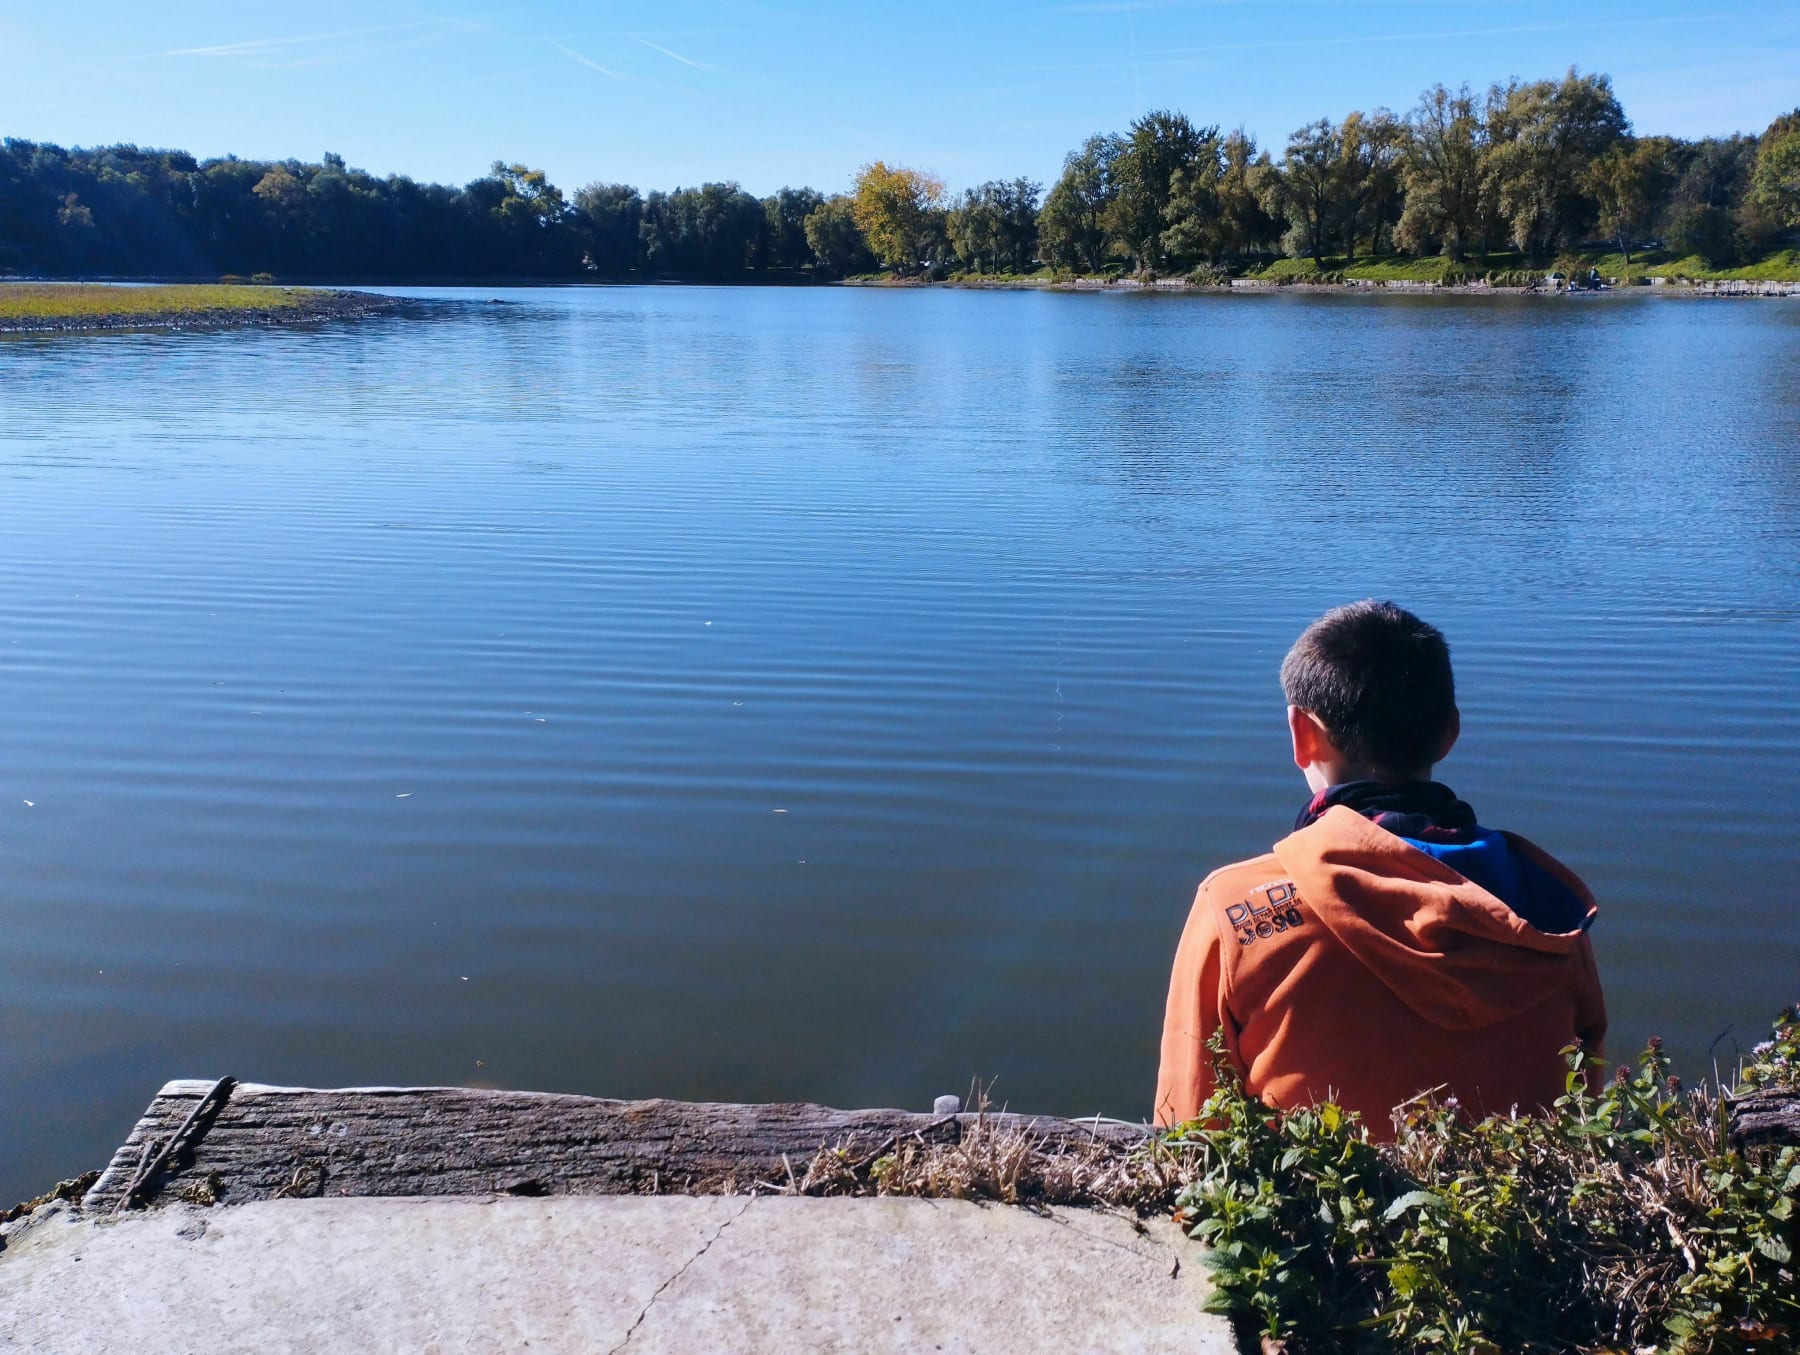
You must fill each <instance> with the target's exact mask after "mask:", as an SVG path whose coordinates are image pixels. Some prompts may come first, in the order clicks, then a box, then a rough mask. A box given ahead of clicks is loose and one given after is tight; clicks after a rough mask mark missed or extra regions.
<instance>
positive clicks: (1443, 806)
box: [1294, 781, 1476, 843]
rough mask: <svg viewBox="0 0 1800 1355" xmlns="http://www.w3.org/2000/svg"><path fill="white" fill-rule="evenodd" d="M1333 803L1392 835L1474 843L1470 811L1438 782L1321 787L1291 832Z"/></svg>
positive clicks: (1352, 783)
mask: <svg viewBox="0 0 1800 1355" xmlns="http://www.w3.org/2000/svg"><path fill="white" fill-rule="evenodd" d="M1333 805H1343V806H1344V807H1345V808H1347V809H1354V810H1355V811H1356V812H1357V813H1358V814H1361V815H1362V816H1363V817H1364V818H1365V819H1369V820H1371V821H1372V822H1374V823H1377V824H1379V825H1380V826H1381V827H1383V828H1385V829H1387V830H1388V832H1390V833H1392V834H1393V835H1394V836H1395V837H1409V838H1412V839H1413V840H1414V841H1415V842H1443V843H1468V842H1473V841H1474V840H1475V832H1476V829H1475V811H1474V810H1473V809H1470V808H1469V807H1468V805H1466V804H1464V803H1463V802H1462V801H1461V800H1459V799H1457V798H1456V793H1455V792H1454V791H1452V790H1451V789H1450V787H1448V786H1446V785H1444V784H1443V783H1442V782H1439V781H1345V782H1344V783H1342V784H1341V785H1336V786H1327V787H1326V788H1325V789H1324V790H1322V791H1320V792H1319V793H1318V794H1317V795H1315V796H1313V797H1312V799H1311V800H1309V801H1308V802H1307V805H1306V808H1305V809H1303V810H1301V811H1300V817H1299V818H1297V819H1295V820H1294V830H1295V831H1296V832H1298V831H1299V830H1300V829H1302V828H1305V827H1307V826H1308V825H1309V824H1312V823H1316V822H1317V821H1318V819H1319V817H1320V815H1322V814H1324V812H1325V811H1326V810H1327V809H1330V808H1331V807H1332V806H1333Z"/></svg>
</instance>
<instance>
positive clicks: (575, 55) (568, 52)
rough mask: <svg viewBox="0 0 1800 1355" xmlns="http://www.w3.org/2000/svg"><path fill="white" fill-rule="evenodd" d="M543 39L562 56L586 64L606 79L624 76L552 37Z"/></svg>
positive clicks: (621, 78)
mask: <svg viewBox="0 0 1800 1355" xmlns="http://www.w3.org/2000/svg"><path fill="white" fill-rule="evenodd" d="M545 41H547V42H549V44H550V45H551V46H552V47H554V48H556V50H557V51H559V52H561V53H562V54H563V55H564V56H566V57H568V58H569V60H571V61H579V62H580V63H581V64H582V65H584V66H586V67H587V68H588V69H589V70H594V71H599V72H600V74H602V75H604V76H605V77H606V78H607V79H608V80H623V79H624V78H625V77H624V76H622V75H620V74H619V73H618V72H617V71H609V70H608V69H607V68H606V67H604V66H602V65H601V64H600V63H599V62H598V61H595V60H594V59H593V58H592V57H590V56H583V55H582V54H581V53H580V52H577V51H574V50H572V49H571V48H568V47H564V46H563V45H562V44H561V43H560V42H557V41H556V40H555V39H554V38H547V39H545Z"/></svg>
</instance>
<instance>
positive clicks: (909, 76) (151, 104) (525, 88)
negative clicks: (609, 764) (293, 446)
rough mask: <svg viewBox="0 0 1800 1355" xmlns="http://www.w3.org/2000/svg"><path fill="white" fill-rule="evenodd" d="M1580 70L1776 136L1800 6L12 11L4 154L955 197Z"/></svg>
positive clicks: (335, 6) (1644, 124)
mask: <svg viewBox="0 0 1800 1355" xmlns="http://www.w3.org/2000/svg"><path fill="white" fill-rule="evenodd" d="M1571 64H1574V65H1578V66H1580V67H1581V68H1582V69H1584V70H1601V71H1606V72H1608V73H1610V74H1611V75H1612V76H1613V79H1614V82H1615V86H1616V88H1617V90H1618V93H1619V96H1620V99H1621V101H1622V102H1623V103H1624V105H1625V111H1626V113H1627V114H1628V115H1629V116H1630V117H1631V119H1632V121H1633V123H1634V124H1635V126H1636V127H1637V128H1638V130H1640V131H1644V132H1669V133H1674V134H1678V135H1683V136H1696V135H1701V134H1705V133H1709V132H1729V131H1760V130H1761V129H1762V128H1763V127H1764V126H1766V125H1767V124H1768V122H1769V121H1770V119H1771V118H1773V117H1774V116H1775V114H1777V113H1778V112H1781V111H1783V110H1786V109H1791V108H1793V107H1795V106H1796V105H1800V5H1795V4H1794V3H1792V0H1786V2H1785V3H1742V4H1732V5H1724V4H1710V5H1702V4H1673V3H1663V2H1661V0H1642V2H1641V3H1636V4H1631V5H1624V4H1585V3H1571V2H1570V0H1562V3H1539V0H1512V2H1511V3H1508V4H1504V5H1499V4H1494V3H1491V2H1488V3H1479V4H1477V3H1461V2H1460V0H1432V2H1431V3H1420V2H1415V3H1380V4H1374V3H1371V4H1349V3H1319V2H1317V0H1315V2H1313V3H1278V2H1277V0H1260V2H1257V0H1236V2H1233V0H1198V2H1186V3H1184V2H1183V0H1060V2H1056V0H1053V2H1052V3H1039V4H1025V3H1015V2H1013V0H991V2H990V3H985V4H984V3H975V4H970V3H967V0H964V2H963V3H955V4H945V3H937V0H922V2H921V3H918V4H914V5H911V6H906V5H892V4H890V5H883V6H866V7H865V6H849V5H844V6H831V5H824V4H814V3H785V4H784V3H763V2H762V0H649V2H646V0H588V2H581V0H539V2H538V3H524V4H506V3H495V4H481V3H472V2H470V0H445V3H431V0H357V2H356V3H338V2H337V0H327V2H326V3H316V4H308V5H275V4H255V3H244V2H243V0H237V2H235V3H224V2H222V0H164V2H163V3H160V4H144V3H142V0H131V2H130V3H121V2H120V0H73V2H71V3H63V4H50V3H46V2H45V0H29V2H28V3H27V2H25V0H0V134H3V135H11V136H24V137H29V138H32V139H37V140H46V141H56V142H60V143H62V144H65V145H91V144H96V143H101V142H112V141H135V142H137V143H138V144H140V145H155V146H178V147H181V148H184V149H187V150H191V151H193V152H194V153H196V154H198V155H201V156H203V157H204V156H210V155H220V154H225V153H228V152H230V153H236V154H238V155H243V156H253V157H285V156H300V157H302V158H305V159H309V160H316V159H317V158H318V157H319V155H320V154H321V153H322V152H324V151H327V150H330V151H336V152H338V153H339V154H341V155H343V156H344V157H345V158H346V159H347V160H349V161H350V163H352V164H353V165H358V166H361V167H363V168H365V169H368V170H371V171H373V172H376V173H383V174H385V173H390V172H393V173H405V174H411V175H413V176H414V177H415V178H423V179H437V180H444V181H450V182H457V183H460V182H465V181H466V180H468V179H470V178H473V177H475V176H476V175H478V174H480V173H482V172H483V171H484V170H485V169H486V168H487V166H488V164H489V163H490V162H491V161H493V160H495V159H497V158H504V159H508V160H523V161H525V162H527V163H529V164H532V165H536V166H539V167H542V168H544V169H546V170H548V171H549V173H550V176H551V178H552V180H553V181H555V182H556V183H558V184H560V185H562V186H563V187H564V188H565V189H573V188H575V187H577V186H579V185H581V184H583V183H587V182H590V181H592V180H595V179H606V180H615V181H621V180H622V181H624V182H628V183H635V184H637V185H638V186H640V187H641V188H645V189H649V188H671V187H674V186H676V185H678V184H694V183H698V182H700V181H702V180H705V179H736V180H738V181H739V182H741V183H742V184H743V185H744V186H745V187H746V188H748V189H750V190H751V191H753V192H757V193H766V192H768V191H770V190H772V189H774V188H777V187H779V186H781V185H782V184H794V185H799V184H803V183H804V184H811V185H813V186H815V187H818V188H821V189H825V190H833V189H838V188H841V187H844V186H845V185H846V184H847V183H848V182H849V180H850V177H851V175H852V174H853V173H854V172H855V170H856V167H857V166H858V165H860V164H862V163H864V162H866V161H868V160H872V159H875V158H878V157H879V158H883V159H886V160H888V161H890V162H895V161H898V162H901V163H905V164H912V165H917V166H919V167H921V168H925V169H930V170H933V171H935V172H936V173H938V174H939V175H941V176H942V177H943V178H944V179H946V180H947V181H948V182H949V184H950V186H951V187H952V188H956V187H961V186H964V185H967V184H970V183H975V182H979V181H980V180H982V179H987V178H993V177H998V176H1003V175H1004V176H1011V175H1014V174H1029V175H1031V176H1033V177H1034V178H1038V179H1042V180H1044V181H1046V182H1048V181H1050V180H1052V179H1054V177H1055V175H1056V173H1057V168H1058V166H1059V164H1060V162H1061V159H1062V156H1063V153H1064V152H1065V151H1067V150H1068V149H1069V148H1070V147H1072V146H1074V145H1075V144H1076V143H1078V142H1079V141H1080V140H1081V139H1082V138H1083V137H1085V136H1088V135H1090V134H1092V133H1094V132H1098V131H1110V130H1115V129H1119V128H1122V127H1124V126H1125V124H1126V123H1127V122H1129V121H1130V119H1131V118H1132V117H1133V116H1135V115H1136V114H1137V113H1140V112H1142V111H1143V110H1145V109H1147V108H1151V107H1158V106H1170V107H1175V108H1179V109H1181V110H1183V111H1185V112H1186V113H1188V114H1189V115H1190V116H1192V117H1193V118H1194V119H1195V120H1196V121H1200V122H1220V123H1224V124H1226V125H1230V126H1235V125H1238V124H1240V123H1241V124H1242V125H1244V126H1245V127H1247V128H1249V129H1250V130H1251V131H1252V132H1254V133H1256V134H1257V135H1258V137H1259V138H1260V139H1261V140H1262V141H1263V142H1264V143H1265V144H1269V143H1273V144H1274V145H1276V146H1277V147H1279V145H1280V143H1281V142H1282V141H1283V140H1284V139H1285V138H1286V135H1287V133H1288V132H1290V131H1292V130H1293V129H1294V128H1295V127H1297V126H1299V125H1300V124H1301V123H1302V122H1305V121H1307V120H1309V119H1312V118H1316V117H1320V116H1325V115H1329V116H1332V117H1341V116H1342V115H1343V114H1344V113H1345V112H1347V111H1349V110H1350V109H1353V108H1372V107H1375V106H1377V105H1383V104H1385V105H1387V106H1388V107H1391V108H1393V109H1395V110H1396V111H1403V110H1404V109H1406V108H1407V107H1409V106H1411V105H1412V104H1413V102H1414V101H1415V100H1416V99H1417V97H1418V94H1419V91H1420V90H1421V89H1423V88H1424V87H1425V86H1426V85H1428V84H1430V83H1432V82H1433V81H1435V80H1440V79H1441V80H1443V81H1445V82H1446V83H1448V84H1452V85H1454V84H1456V83H1458V82H1460V81H1462V80H1468V81H1470V82H1472V83H1474V84H1476V85H1485V84H1487V83H1488V82H1490V81H1493V80H1496V79H1504V78H1505V77H1507V76H1510V75H1518V76H1521V77H1526V78H1532V77H1538V76H1545V75H1554V74H1558V73H1560V72H1561V71H1562V70H1563V69H1564V68H1565V67H1567V66H1569V65H1571Z"/></svg>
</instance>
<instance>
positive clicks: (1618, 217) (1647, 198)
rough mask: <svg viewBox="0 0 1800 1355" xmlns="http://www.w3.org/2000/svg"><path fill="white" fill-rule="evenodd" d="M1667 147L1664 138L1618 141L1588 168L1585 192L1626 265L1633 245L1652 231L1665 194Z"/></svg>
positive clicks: (1666, 189) (1667, 184) (1602, 229)
mask: <svg viewBox="0 0 1800 1355" xmlns="http://www.w3.org/2000/svg"><path fill="white" fill-rule="evenodd" d="M1669 146H1670V143H1669V141H1668V139H1667V138H1666V137H1645V138H1644V139H1643V140H1641V141H1621V142H1620V143H1619V144H1618V145H1616V146H1614V147H1613V148H1612V149H1611V150H1609V151H1607V152H1606V154H1604V155H1602V156H1601V157H1600V158H1599V159H1597V160H1595V161H1593V162H1592V163H1591V164H1590V165H1589V166H1588V169H1587V182H1588V192H1589V193H1591V194H1592V195H1593V198H1594V202H1595V204H1596V205H1597V206H1598V208H1599V224H1600V230H1601V231H1602V232H1603V233H1604V234H1605V235H1606V236H1607V237H1608V238H1609V239H1611V240H1613V241H1614V242H1615V243H1616V244H1617V245H1618V246H1619V252H1620V253H1622V254H1623V255H1624V256H1625V262H1626V263H1628V264H1629V263H1630V262H1631V247H1632V244H1633V243H1634V242H1636V241H1639V240H1643V239H1646V238H1647V237H1648V236H1649V235H1650V233H1651V231H1652V230H1654V229H1655V220H1656V214H1657V212H1658V210H1659V209H1660V208H1661V207H1662V204H1663V199H1664V198H1665V197H1666V195H1667V194H1668V190H1669V183H1670V178H1671V176H1670V174H1669Z"/></svg>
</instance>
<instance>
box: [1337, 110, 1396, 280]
mask: <svg viewBox="0 0 1800 1355" xmlns="http://www.w3.org/2000/svg"><path fill="white" fill-rule="evenodd" d="M1337 141H1338V164H1337V183H1336V185H1335V196H1336V199H1337V225H1338V233H1339V235H1340V237H1341V238H1342V240H1343V242H1344V255H1345V257H1346V258H1347V259H1352V260H1354V259H1355V258H1356V242H1357V240H1358V238H1360V237H1361V236H1363V235H1365V234H1366V235H1367V236H1368V239H1369V250H1370V252H1371V253H1380V252H1381V237H1382V232H1383V231H1386V230H1388V229H1389V228H1390V227H1391V226H1392V225H1393V224H1394V222H1395V221H1396V219H1397V218H1398V217H1399V215H1400V212H1399V208H1400V160H1401V157H1402V155H1403V153H1404V150H1405V143H1406V137H1405V129H1404V128H1403V127H1402V126H1401V124H1400V122H1399V121H1398V120H1397V119H1396V118H1395V117H1394V115H1393V114H1392V113H1390V112H1388V110H1387V109H1385V108H1377V109H1376V110H1375V111H1374V112H1373V113H1352V114H1350V115H1349V116H1348V117H1346V118H1345V119H1344V121H1343V122H1342V123H1341V124H1340V125H1339V127H1338V129H1337Z"/></svg>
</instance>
